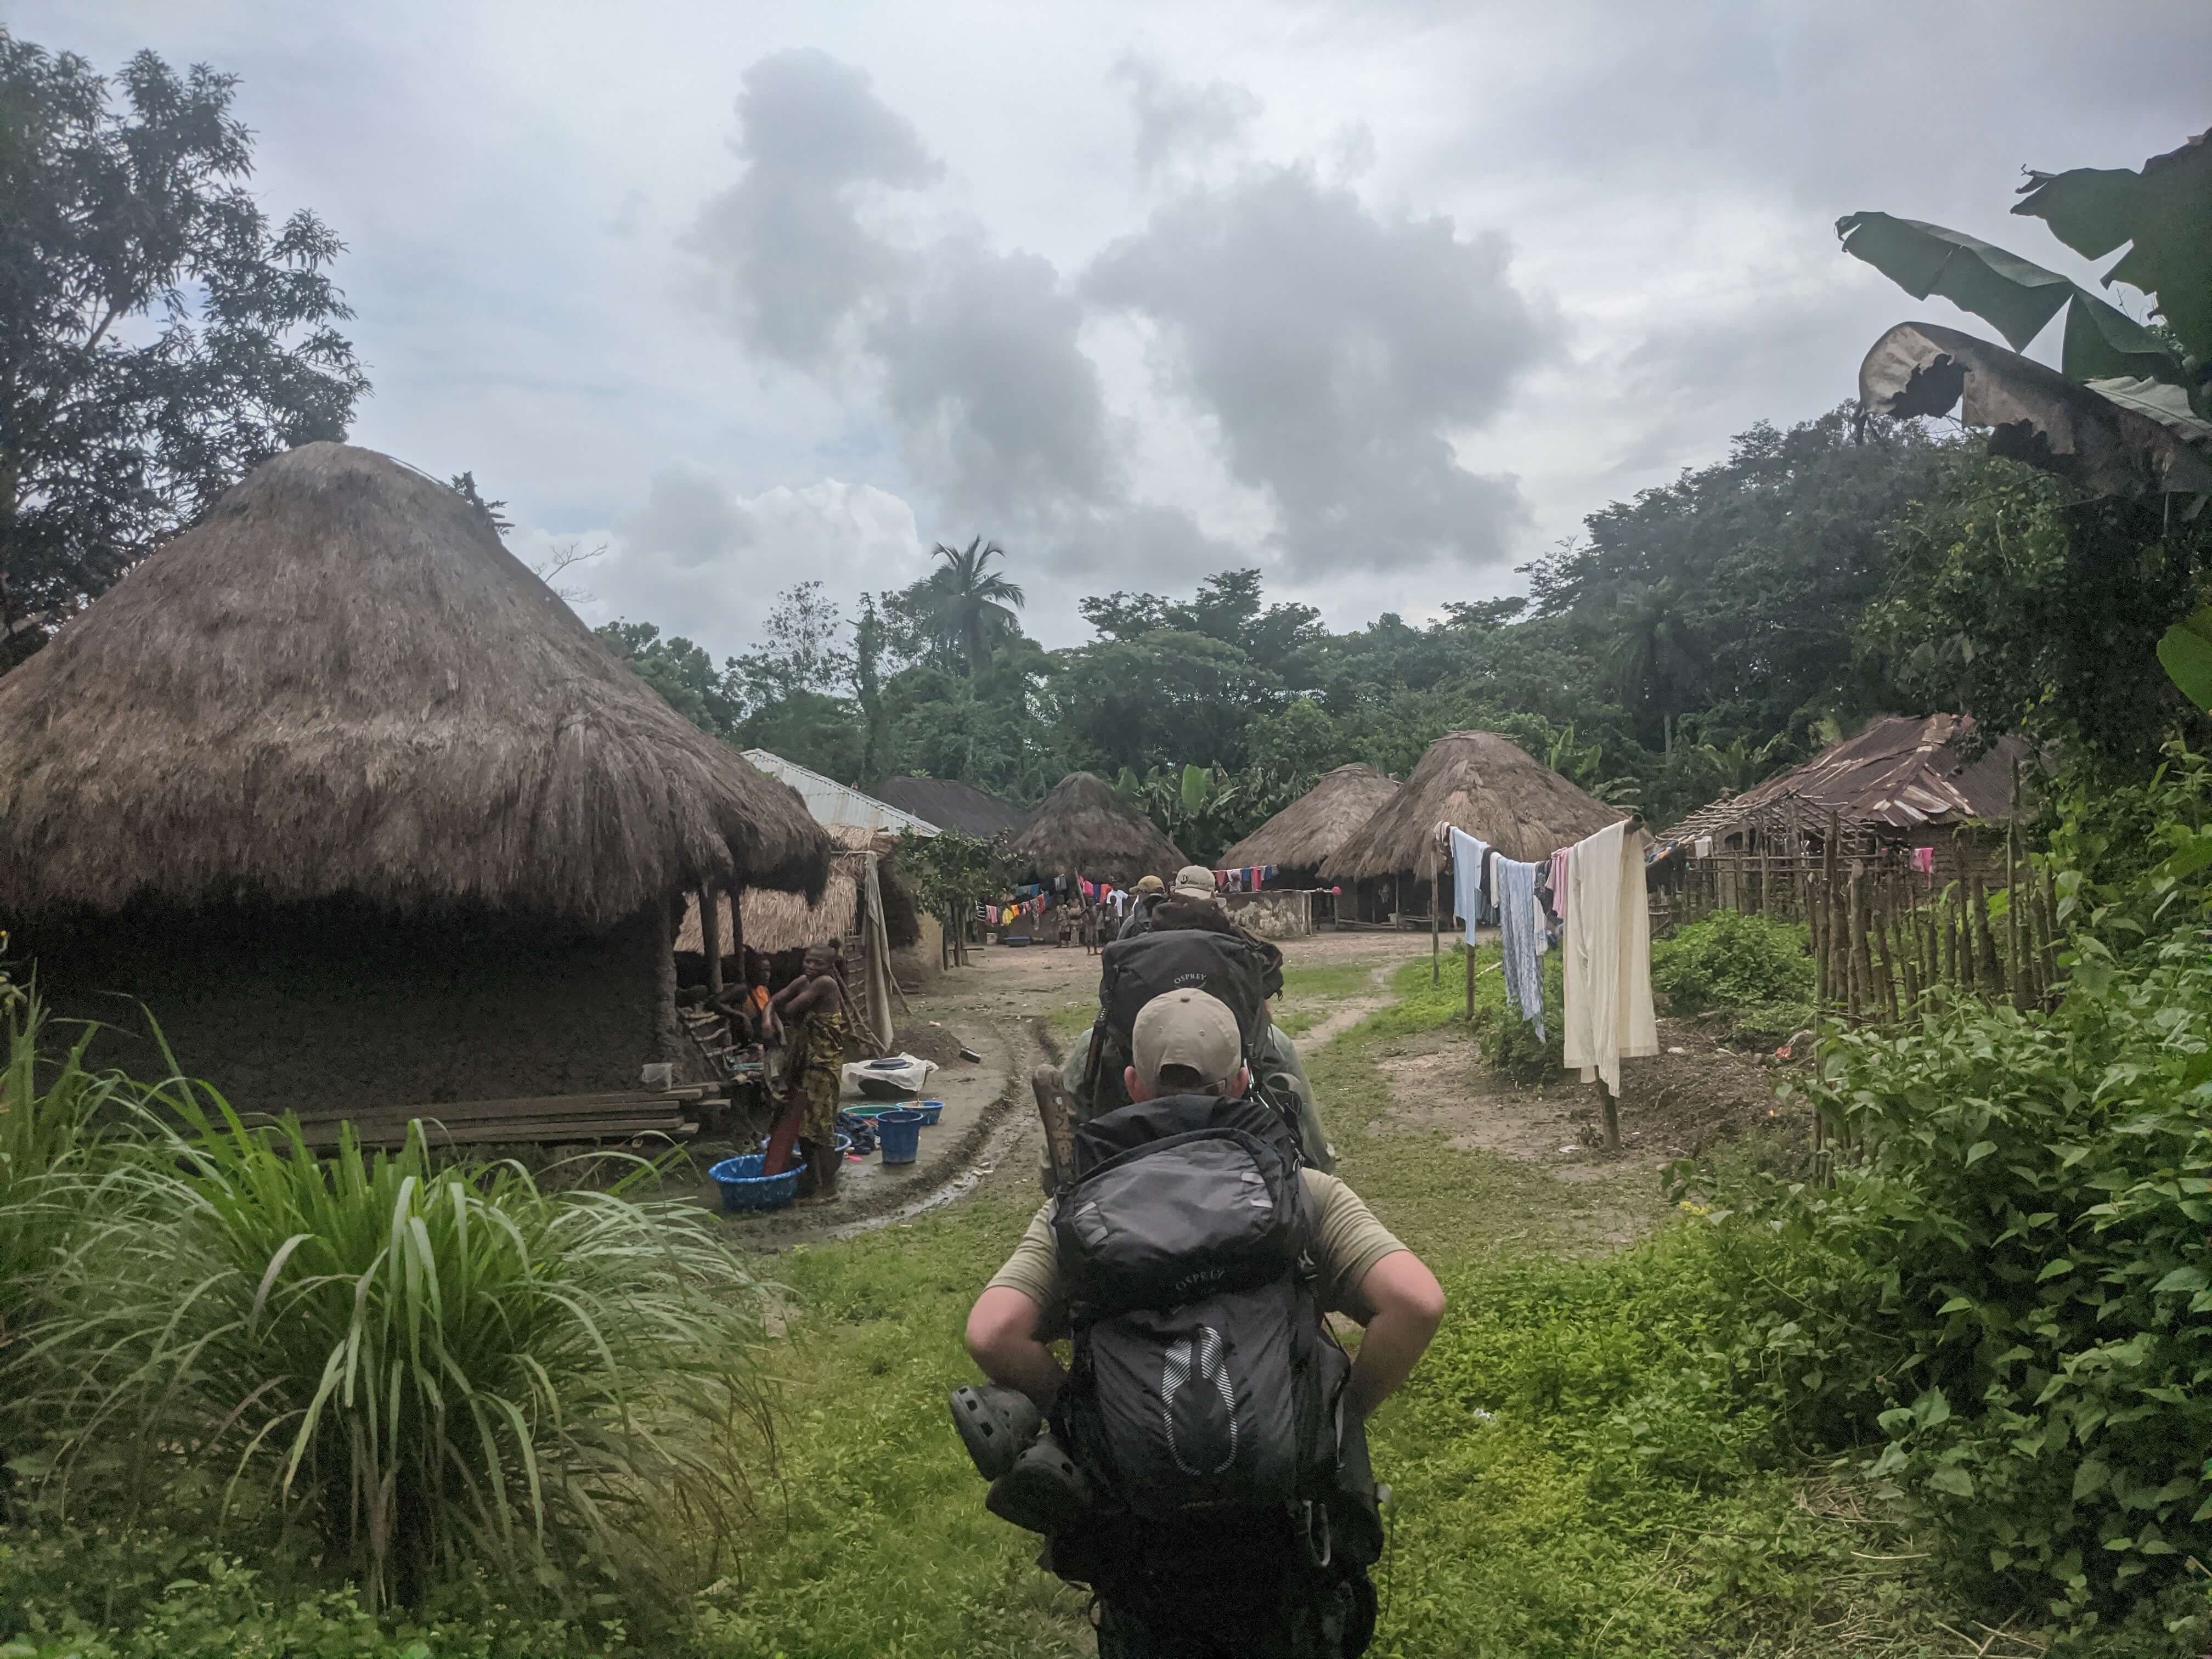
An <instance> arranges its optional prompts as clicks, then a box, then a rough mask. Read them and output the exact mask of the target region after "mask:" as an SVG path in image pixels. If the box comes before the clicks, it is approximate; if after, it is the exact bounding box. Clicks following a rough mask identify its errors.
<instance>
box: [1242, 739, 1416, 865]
mask: <svg viewBox="0 0 2212 1659" xmlns="http://www.w3.org/2000/svg"><path fill="white" fill-rule="evenodd" d="M1397 793H1398V781H1397V780H1396V779H1395V778H1394V777H1392V776H1390V775H1389V774H1388V773H1387V772H1378V771H1376V769H1374V768H1373V767H1371V766H1370V765H1368V764H1367V763H1365V762H1364V761H1354V762H1352V764H1351V765H1349V766H1340V767H1338V768H1337V769H1335V770H1334V772H1328V773H1325V774H1323V775H1322V781H1320V782H1319V783H1317V784H1316V785H1314V787H1312V788H1310V789H1309V790H1307V791H1306V792H1305V793H1304V794H1303V795H1300V796H1299V797H1298V798H1297V799H1296V800H1294V801H1292V802H1291V804H1290V805H1288V806H1285V808H1284V809H1283V810H1282V811H1279V812H1278V813H1276V814H1275V816H1274V817H1272V818H1269V819H1268V820H1267V822H1266V823H1263V824H1261V826H1260V827H1259V828H1258V829H1255V830H1254V831H1253V832H1252V833H1251V834H1250V835H1249V836H1245V837H1244V839H1243V840H1242V841H1240V842H1237V845H1235V846H1234V847H1232V848H1230V849H1229V850H1228V851H1227V852H1225V853H1224V854H1222V855H1221V865H1222V867H1223V868H1224V869H1227V870H1236V869H1241V868H1243V866H1246V865H1252V864H1273V865H1279V866H1281V867H1282V868H1283V869H1285V870H1310V869H1313V868H1314V867H1315V866H1317V865H1319V864H1320V863H1321V861H1322V860H1323V859H1325V858H1327V857H1328V855H1329V854H1331V853H1334V851H1336V849H1337V848H1340V847H1341V846H1343V845H1344V843H1345V842H1348V841H1350V840H1351V839H1352V836H1356V835H1358V833H1359V831H1360V830H1361V829H1364V828H1365V827H1366V824H1367V820H1368V819H1370V818H1371V817H1374V816H1375V815H1376V813H1377V812H1379V811H1382V810H1383V808H1384V807H1385V806H1387V805H1389V804H1390V802H1391V800H1392V799H1393V798H1395V796H1396V794H1397Z"/></svg>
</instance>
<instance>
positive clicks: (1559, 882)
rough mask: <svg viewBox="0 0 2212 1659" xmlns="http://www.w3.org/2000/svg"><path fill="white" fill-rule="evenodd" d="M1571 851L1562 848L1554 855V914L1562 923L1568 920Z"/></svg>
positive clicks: (1552, 885) (1552, 884)
mask: <svg viewBox="0 0 2212 1659" xmlns="http://www.w3.org/2000/svg"><path fill="white" fill-rule="evenodd" d="M1570 851H1571V848H1565V847H1562V848H1559V851H1557V852H1555V853H1553V854H1552V881H1551V887H1552V914H1553V915H1555V916H1557V917H1558V918H1559V920H1560V921H1565V920H1566V919H1567V854H1568V853H1569V852H1570Z"/></svg>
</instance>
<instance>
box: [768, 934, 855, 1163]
mask: <svg viewBox="0 0 2212 1659" xmlns="http://www.w3.org/2000/svg"><path fill="white" fill-rule="evenodd" d="M768 1019H769V1030H770V1031H771V1032H775V1031H779V1030H782V1031H787V1033H788V1036H787V1048H788V1049H789V1054H790V1057H789V1059H788V1060H787V1062H786V1066H785V1071H784V1115H786V1116H788V1115H791V1114H792V1113H793V1112H796V1113H798V1114H799V1146H800V1147H801V1148H802V1149H803V1151H804V1152H805V1157H806V1161H807V1164H808V1167H809V1169H810V1170H811V1174H812V1176H813V1188H814V1190H813V1192H812V1194H811V1200H812V1201H814V1202H817V1203H828V1202H829V1200H832V1199H834V1198H836V1196H837V1176H838V1174H839V1172H840V1171H841V1170H842V1167H843V1166H842V1161H841V1157H840V1154H839V1152H838V1151H837V1094H838V1088H839V1085H840V1081H841V1079H842V1077H843V1068H844V1064H845V1033H846V1019H845V977H844V964H843V960H842V954H841V952H840V951H839V950H838V948H837V946H836V945H834V944H826V943H825V944H819V945H808V946H807V947H806V956H805V961H804V962H803V963H802V964H801V966H800V969H799V977H798V978H797V979H795V980H793V981H791V983H790V984H788V985H787V986H785V987H783V989H781V991H779V992H777V993H776V994H775V997H774V998H772V999H771V1000H769V1006H768Z"/></svg>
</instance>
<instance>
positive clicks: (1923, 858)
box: [1912, 847, 1936, 876]
mask: <svg viewBox="0 0 2212 1659" xmlns="http://www.w3.org/2000/svg"><path fill="white" fill-rule="evenodd" d="M1912 867H1913V868H1914V869H1915V870H1917V871H1918V872H1920V873H1921V874H1922V875H1923V876H1933V875H1934V874H1935V873H1936V849H1935V848H1932V847H1916V848H1913V849H1912Z"/></svg>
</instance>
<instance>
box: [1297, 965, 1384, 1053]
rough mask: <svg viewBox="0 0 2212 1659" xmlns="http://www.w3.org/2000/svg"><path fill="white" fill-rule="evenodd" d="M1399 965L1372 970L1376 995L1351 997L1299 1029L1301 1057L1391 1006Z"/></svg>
mask: <svg viewBox="0 0 2212 1659" xmlns="http://www.w3.org/2000/svg"><path fill="white" fill-rule="evenodd" d="M1396 967H1397V964H1396V963H1391V962H1386V963H1378V964H1377V965H1376V967H1374V968H1372V969H1370V970H1369V971H1368V975H1367V982H1368V984H1369V985H1370V987H1373V989H1374V993H1375V994H1374V995H1372V996H1364V997H1347V998H1346V999H1345V1000H1343V1001H1341V1002H1340V1003H1339V1004H1338V1005H1337V1006H1336V1011H1335V1012H1334V1013H1332V1014H1330V1015H1328V1017H1327V1018H1324V1019H1322V1020H1319V1021H1316V1023H1315V1024H1311V1025H1310V1026H1308V1027H1307V1028H1306V1029H1305V1030H1303V1031H1301V1032H1299V1033H1298V1036H1297V1045H1298V1053H1299V1054H1300V1056H1301V1057H1303V1056H1305V1055H1308V1054H1316V1053H1318V1052H1319V1051H1320V1049H1321V1047H1322V1044H1323V1043H1325V1042H1334V1041H1335V1040H1336V1039H1337V1038H1338V1037H1340V1036H1343V1035H1344V1033H1346V1031H1348V1030H1351V1029H1352V1027H1353V1026H1355V1025H1357V1024H1359V1022H1360V1021H1361V1020H1363V1019H1364V1018H1367V1016H1368V1015H1370V1014H1372V1013H1376V1012H1380V1011H1382V1010H1383V1009H1384V1008H1387V1007H1389V1006H1390V975H1391V974H1392V973H1393V972H1394V971H1395V969H1396Z"/></svg>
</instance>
